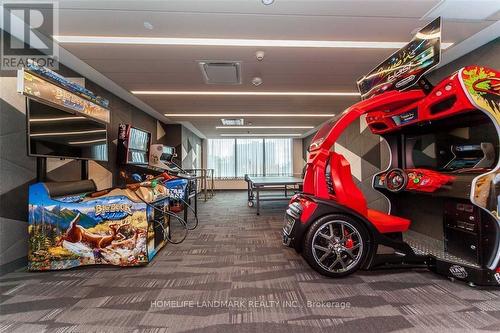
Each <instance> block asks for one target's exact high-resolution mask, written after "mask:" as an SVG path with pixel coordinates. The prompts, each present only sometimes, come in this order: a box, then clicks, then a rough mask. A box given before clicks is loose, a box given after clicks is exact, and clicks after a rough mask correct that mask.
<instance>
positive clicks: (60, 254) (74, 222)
mask: <svg viewBox="0 0 500 333" xmlns="http://www.w3.org/2000/svg"><path fill="white" fill-rule="evenodd" d="M125 192H127V190H120V189H116V190H114V191H112V192H110V193H109V194H107V195H104V196H101V197H98V198H95V199H93V198H86V194H85V193H84V194H79V195H71V196H65V197H58V198H51V197H50V195H49V193H48V190H47V188H46V187H45V185H44V184H43V183H37V184H34V185H32V186H31V187H30V194H29V203H30V204H29V235H30V238H29V252H28V258H29V266H28V268H29V270H52V269H67V268H71V267H76V266H82V265H92V264H112V265H119V266H136V265H141V264H146V263H147V262H148V251H147V248H148V247H147V244H146V243H147V229H148V213H149V212H148V210H147V207H146V204H145V203H143V202H134V201H132V200H131V198H130V197H129V196H128V194H127V193H125Z"/></svg>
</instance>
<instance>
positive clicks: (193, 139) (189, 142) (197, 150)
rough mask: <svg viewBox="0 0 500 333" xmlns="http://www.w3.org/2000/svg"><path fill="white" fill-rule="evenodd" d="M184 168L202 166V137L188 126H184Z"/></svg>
mask: <svg viewBox="0 0 500 333" xmlns="http://www.w3.org/2000/svg"><path fill="white" fill-rule="evenodd" d="M180 156H181V158H182V168H183V169H197V168H201V159H202V156H201V139H200V138H199V137H198V136H197V135H196V134H194V133H193V132H191V131H190V130H189V129H187V128H186V127H184V126H183V127H182V148H181V155H180Z"/></svg>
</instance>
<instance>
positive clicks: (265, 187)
mask: <svg viewBox="0 0 500 333" xmlns="http://www.w3.org/2000/svg"><path fill="white" fill-rule="evenodd" d="M245 181H246V182H247V185H248V206H249V207H253V206H254V201H255V205H256V206H257V215H260V203H261V201H283V200H290V198H291V196H289V194H291V195H293V194H295V192H296V191H297V190H300V187H301V185H302V183H303V179H302V178H298V177H293V176H251V175H245ZM262 191H274V192H275V193H272V194H267V195H262V194H261V192H262Z"/></svg>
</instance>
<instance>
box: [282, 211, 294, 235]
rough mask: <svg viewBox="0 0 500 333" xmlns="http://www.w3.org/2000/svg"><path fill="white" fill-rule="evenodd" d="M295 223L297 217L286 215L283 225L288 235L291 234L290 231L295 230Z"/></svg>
mask: <svg viewBox="0 0 500 333" xmlns="http://www.w3.org/2000/svg"><path fill="white" fill-rule="evenodd" d="M294 224H295V219H294V218H292V217H291V216H288V215H286V216H285V221H284V225H283V232H284V233H285V234H287V235H290V233H291V232H292V230H293V226H294Z"/></svg>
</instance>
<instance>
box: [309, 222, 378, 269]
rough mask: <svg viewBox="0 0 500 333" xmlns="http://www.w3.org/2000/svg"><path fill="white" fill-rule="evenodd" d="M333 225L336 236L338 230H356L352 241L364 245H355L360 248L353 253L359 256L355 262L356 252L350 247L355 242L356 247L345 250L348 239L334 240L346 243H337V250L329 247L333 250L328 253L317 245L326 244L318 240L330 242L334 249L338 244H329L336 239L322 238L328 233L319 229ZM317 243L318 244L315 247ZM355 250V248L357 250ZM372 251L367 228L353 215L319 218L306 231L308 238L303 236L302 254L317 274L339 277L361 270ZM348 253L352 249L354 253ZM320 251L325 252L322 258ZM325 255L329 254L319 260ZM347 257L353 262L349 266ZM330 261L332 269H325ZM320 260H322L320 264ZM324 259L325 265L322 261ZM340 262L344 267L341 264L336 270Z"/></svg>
mask: <svg viewBox="0 0 500 333" xmlns="http://www.w3.org/2000/svg"><path fill="white" fill-rule="evenodd" d="M330 225H332V227H333V228H334V230H333V231H334V235H335V232H339V231H340V230H346V229H352V231H354V230H355V231H356V232H357V233H353V234H351V235H352V237H351V242H352V244H358V243H360V244H361V246H358V247H357V248H356V249H358V251H356V253H354V254H355V257H356V261H355V260H354V259H353V253H352V252H353V251H352V250H351V249H353V248H354V247H356V245H354V246H353V245H351V248H347V249H346V247H347V246H346V241H343V242H342V241H341V240H340V239H339V241H338V242H335V243H336V244H341V243H343V244H344V245H343V246H342V245H337V247H336V249H335V250H333V249H332V250H330V249H329V248H328V250H330V251H331V252H330V254H329V255H327V251H323V250H320V249H317V247H323V246H322V245H323V244H317V243H318V241H325V242H327V243H328V246H329V247H333V248H335V245H331V244H330V243H331V242H333V241H327V240H324V239H323V238H326V237H325V234H324V233H321V232H320V230H321V231H324V230H325V228H329V227H330ZM342 225H343V227H342ZM336 226H337V229H335V227H336ZM342 228H343V229H342ZM328 230H331V229H328ZM320 235H321V236H320ZM336 238H339V237H336ZM343 238H345V236H343ZM353 239H354V240H353ZM314 242H316V244H314ZM315 245H316V246H317V247H315ZM325 247H326V246H325ZM356 249H354V251H355V250H356ZM336 251H338V252H336ZM369 251H370V236H369V233H368V231H367V230H366V227H365V226H364V225H363V224H362V223H361V222H359V221H358V220H356V219H354V218H352V217H350V216H347V215H343V214H332V215H327V216H324V217H321V218H319V219H318V220H317V221H315V222H314V223H313V224H312V225H311V227H310V228H309V230H308V231H307V233H306V237H305V238H304V251H303V252H302V255H303V256H304V258H305V259H306V261H307V263H308V264H309V265H310V266H311V267H312V268H313V269H314V270H315V271H317V272H318V273H320V274H322V275H325V276H328V277H333V278H337V277H342V276H346V275H349V274H352V273H354V272H356V271H357V270H358V269H360V268H361V267H363V264H364V263H365V261H366V259H367V257H368V253H369ZM348 252H350V253H351V254H349V253H348ZM318 253H319V254H322V255H321V258H318ZM324 255H326V257H325V259H323V261H321V260H320V259H322V258H323V257H324ZM339 258H340V259H339ZM344 258H346V259H350V260H351V261H352V262H351V263H350V264H349V265H347V266H344V264H345V262H344V260H343V259H344ZM337 259H339V261H338V262H337ZM327 260H330V262H331V263H332V264H333V266H334V267H333V269H331V270H330V269H328V268H326V266H327V265H328V264H329V263H330V262H327ZM319 261H321V263H320V262H319ZM323 262H324V263H325V264H322V263H323ZM336 262H337V263H336ZM335 263H336V264H335ZM338 265H340V266H341V267H339V269H335V267H338ZM330 267H332V266H330Z"/></svg>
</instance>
